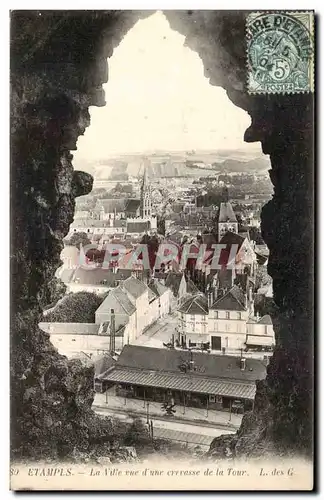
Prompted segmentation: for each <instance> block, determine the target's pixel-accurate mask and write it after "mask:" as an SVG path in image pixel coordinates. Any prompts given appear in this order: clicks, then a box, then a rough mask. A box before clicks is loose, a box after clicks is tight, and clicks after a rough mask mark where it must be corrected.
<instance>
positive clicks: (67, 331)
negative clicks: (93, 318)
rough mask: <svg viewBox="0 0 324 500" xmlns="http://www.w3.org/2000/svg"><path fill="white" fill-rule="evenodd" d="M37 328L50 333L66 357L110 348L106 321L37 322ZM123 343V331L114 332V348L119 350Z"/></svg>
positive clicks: (104, 350)
mask: <svg viewBox="0 0 324 500" xmlns="http://www.w3.org/2000/svg"><path fill="white" fill-rule="evenodd" d="M39 328H40V329H41V330H43V331H44V332H46V333H48V334H49V335H50V340H51V342H52V344H53V345H54V347H55V348H56V349H57V350H58V352H59V353H60V354H62V355H64V356H67V357H68V358H71V357H72V356H75V355H76V354H79V353H81V352H83V353H85V354H88V355H97V354H100V353H102V352H108V351H109V348H110V329H109V325H108V323H105V324H94V323H48V322H41V323H39ZM123 345H124V331H123V330H122V329H120V330H119V331H117V332H116V333H115V349H116V350H117V351H120V350H121V349H122V348H123Z"/></svg>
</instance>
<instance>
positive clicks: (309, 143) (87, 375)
mask: <svg viewBox="0 0 324 500" xmlns="http://www.w3.org/2000/svg"><path fill="white" fill-rule="evenodd" d="M151 13H152V12H148V11H99V12H96V11H92V12H90V11H88V12H86V13H84V12H82V11H80V12H75V11H74V12H73V11H70V12H64V11H61V12H60V11H56V12H55V13H54V14H53V13H51V12H50V11H37V12H32V11H30V12H28V11H25V12H19V11H14V12H13V13H12V17H11V61H12V62H11V193H12V204H11V211H12V212H11V214H12V220H13V221H14V227H12V229H11V272H12V320H11V419H12V426H11V441H12V451H13V456H15V457H19V456H28V455H30V456H31V457H34V458H35V456H39V457H42V458H43V457H44V456H51V457H54V458H55V457H61V458H62V457H70V456H72V455H73V454H74V453H75V452H76V450H81V451H89V449H90V448H91V447H92V446H94V443H96V442H97V440H98V433H99V434H102V430H100V429H97V421H96V417H95V415H94V413H93V412H92V410H91V405H92V402H93V391H92V388H93V384H92V377H93V370H92V368H88V367H85V366H83V365H82V363H81V361H76V360H67V358H66V357H64V356H61V355H59V354H58V352H57V351H56V350H55V349H54V347H53V346H52V344H51V343H50V340H49V336H48V335H46V334H45V333H43V332H42V331H40V330H39V329H38V327H37V324H38V321H39V318H40V315H41V311H42V308H43V307H44V306H45V305H47V304H49V303H51V297H53V293H54V289H55V278H54V273H55V271H56V269H57V268H58V266H59V265H60V252H61V250H62V248H63V243H62V239H63V237H64V236H65V235H66V234H67V233H68V230H69V225H70V223H71V222H72V221H73V216H74V207H75V198H76V197H77V196H80V195H82V194H86V193H89V192H90V191H91V189H92V178H91V176H89V175H88V174H85V173H82V172H77V171H74V170H73V165H72V163H73V155H72V153H73V151H74V150H76V148H77V146H76V143H77V139H78V137H79V136H80V135H82V134H83V133H84V131H85V129H86V127H87V126H89V124H90V115H89V107H90V106H103V105H104V104H105V101H104V95H103V90H102V84H103V83H105V82H106V81H107V79H108V68H107V57H110V56H111V55H112V53H113V50H114V48H115V47H116V46H118V44H119V43H120V41H121V39H122V38H123V36H124V35H125V34H126V33H127V31H128V30H129V29H130V28H131V27H132V26H133V25H134V24H135V23H136V21H137V20H138V19H140V18H144V17H147V16H148V15H150V14H151ZM40 14H41V15H40ZM164 14H165V15H166V17H167V19H168V21H169V23H170V25H171V28H172V29H174V30H176V31H178V32H179V33H181V34H183V35H184V36H185V43H186V45H188V47H190V48H191V49H193V50H195V51H196V52H197V53H198V54H199V56H200V57H201V59H202V61H203V64H204V70H205V75H206V76H207V77H208V78H209V79H210V83H211V84H212V85H218V86H222V87H223V88H224V89H225V90H226V92H227V94H228V96H229V98H230V99H231V100H232V101H233V103H234V104H235V105H237V106H239V107H241V108H243V109H245V110H246V111H247V112H248V113H249V115H250V117H251V126H250V127H249V128H248V129H247V131H246V132H245V140H246V141H247V142H256V141H259V142H261V144H262V150H263V152H264V153H265V154H268V155H269V156H270V160H271V167H272V168H271V170H270V171H269V175H270V178H271V181H272V183H273V186H274V195H273V198H272V200H271V201H269V202H268V203H267V204H266V205H265V206H264V208H263V210H262V225H261V229H262V234H263V238H264V240H265V242H266V243H267V245H268V247H269V250H270V257H269V264H268V272H269V274H270V275H271V276H272V278H273V289H274V300H275V302H276V305H277V308H278V314H277V315H276V317H275V318H273V321H274V327H275V332H276V342H277V346H276V349H275V352H274V355H273V357H272V359H271V361H270V364H269V366H268V370H267V372H268V373H267V377H266V379H265V380H264V381H260V382H258V383H257V393H256V398H255V405H254V410H253V412H251V413H249V414H247V415H245V416H244V418H243V421H242V425H241V428H240V429H239V430H238V432H237V433H236V435H233V436H232V435H230V436H221V437H220V438H216V439H214V440H213V442H212V444H211V447H210V451H209V456H210V457H215V459H217V458H224V457H244V456H261V455H262V456H264V455H266V454H268V455H271V456H273V455H283V456H287V455H296V454H297V455H303V456H308V457H310V456H311V454H312V446H313V445H312V442H313V439H312V435H313V425H312V422H313V399H312V394H313V312H312V311H313V226H314V225H313V220H314V216H313V209H314V207H313V162H314V130H313V123H314V120H313V118H314V117H313V98H312V96H311V95H310V94H298V95H283V96H249V95H248V94H247V93H246V91H245V82H246V67H245V64H246V59H245V43H244V42H245V37H244V33H245V16H246V13H242V12H241V13H238V12H225V11H222V12H214V11H212V12H211V11H209V12H207V11H164ZM238 41H239V42H238ZM216 119H217V118H216ZM107 140H109V138H107ZM71 152H72V153H71ZM107 432H108V431H107Z"/></svg>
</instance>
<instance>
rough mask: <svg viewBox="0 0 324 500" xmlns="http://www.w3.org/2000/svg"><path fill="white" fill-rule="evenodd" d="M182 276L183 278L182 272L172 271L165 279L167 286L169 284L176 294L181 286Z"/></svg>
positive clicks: (175, 294)
mask: <svg viewBox="0 0 324 500" xmlns="http://www.w3.org/2000/svg"><path fill="white" fill-rule="evenodd" d="M182 278H183V274H182V273H176V272H173V271H171V272H170V273H169V274H168V276H167V278H166V280H165V286H167V287H168V288H171V290H172V293H173V295H174V296H177V295H178V292H179V287H180V283H181V280H182Z"/></svg>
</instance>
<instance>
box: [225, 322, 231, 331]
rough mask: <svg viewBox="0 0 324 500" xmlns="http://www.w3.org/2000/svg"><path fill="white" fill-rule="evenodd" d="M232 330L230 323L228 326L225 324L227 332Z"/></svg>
mask: <svg viewBox="0 0 324 500" xmlns="http://www.w3.org/2000/svg"><path fill="white" fill-rule="evenodd" d="M230 329H231V325H229V324H228V323H226V324H225V330H226V331H227V332H229V331H230Z"/></svg>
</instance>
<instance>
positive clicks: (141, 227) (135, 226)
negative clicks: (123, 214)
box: [127, 221, 151, 234]
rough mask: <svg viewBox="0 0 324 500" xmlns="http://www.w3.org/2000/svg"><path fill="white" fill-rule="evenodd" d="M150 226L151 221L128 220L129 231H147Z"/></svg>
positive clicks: (129, 232)
mask: <svg viewBox="0 0 324 500" xmlns="http://www.w3.org/2000/svg"><path fill="white" fill-rule="evenodd" d="M150 227H151V224H150V221H138V222H127V233H128V234H132V233H145V232H146V231H149V229H150Z"/></svg>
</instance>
